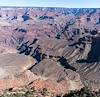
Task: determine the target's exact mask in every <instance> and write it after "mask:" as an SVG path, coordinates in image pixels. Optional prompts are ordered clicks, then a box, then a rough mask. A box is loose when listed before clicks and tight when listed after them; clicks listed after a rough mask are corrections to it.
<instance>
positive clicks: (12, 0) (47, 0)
mask: <svg viewBox="0 0 100 97" xmlns="http://www.w3.org/2000/svg"><path fill="white" fill-rule="evenodd" d="M99 2H100V0H91V1H89V0H58V1H57V0H0V6H4V7H5V6H7V7H57V8H59V7H60V8H100V5H99Z"/></svg>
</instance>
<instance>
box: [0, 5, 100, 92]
mask: <svg viewBox="0 0 100 97" xmlns="http://www.w3.org/2000/svg"><path fill="white" fill-rule="evenodd" d="M99 43H100V9H95V8H91V9H88V8H83V9H80V8H77V9H74V8H72V9H69V8H22V7H16V8H13V7H11V8H8V7H7V8H3V7H1V9H0V72H1V73H0V90H6V89H8V90H9V89H12V90H13V89H16V88H20V87H26V86H28V87H35V88H36V89H40V90H42V89H43V88H47V89H48V90H49V91H51V92H53V93H55V94H62V93H63V94H64V93H68V92H70V91H72V90H80V89H81V88H82V87H83V86H84V85H88V83H90V84H89V85H88V86H90V87H91V88H92V89H93V90H99V89H100V83H99V80H100V77H99V74H100V73H99V61H100V52H99V49H100V46H99Z"/></svg>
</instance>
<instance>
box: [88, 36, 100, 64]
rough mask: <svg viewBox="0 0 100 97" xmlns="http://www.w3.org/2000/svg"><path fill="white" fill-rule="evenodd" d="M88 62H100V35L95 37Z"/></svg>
mask: <svg viewBox="0 0 100 97" xmlns="http://www.w3.org/2000/svg"><path fill="white" fill-rule="evenodd" d="M87 62H88V63H95V62H100V37H97V38H95V39H93V42H92V44H91V51H90V52H89V54H88V58H87Z"/></svg>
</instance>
